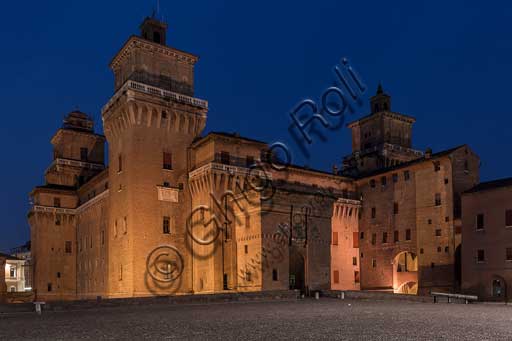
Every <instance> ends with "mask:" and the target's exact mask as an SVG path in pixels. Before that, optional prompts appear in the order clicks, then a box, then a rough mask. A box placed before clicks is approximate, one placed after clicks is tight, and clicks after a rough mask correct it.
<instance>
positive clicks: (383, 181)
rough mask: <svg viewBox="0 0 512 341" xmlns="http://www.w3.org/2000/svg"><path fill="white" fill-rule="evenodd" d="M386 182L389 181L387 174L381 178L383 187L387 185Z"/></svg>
mask: <svg viewBox="0 0 512 341" xmlns="http://www.w3.org/2000/svg"><path fill="white" fill-rule="evenodd" d="M386 183H387V179H386V177H385V176H383V177H382V178H380V184H381V185H382V187H384V186H386Z"/></svg>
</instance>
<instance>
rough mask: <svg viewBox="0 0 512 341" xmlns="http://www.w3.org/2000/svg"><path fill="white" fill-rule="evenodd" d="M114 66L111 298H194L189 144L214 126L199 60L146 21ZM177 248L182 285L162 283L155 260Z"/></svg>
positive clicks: (109, 115) (108, 131)
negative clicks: (200, 85)
mask: <svg viewBox="0 0 512 341" xmlns="http://www.w3.org/2000/svg"><path fill="white" fill-rule="evenodd" d="M140 28H141V34H140V36H132V37H130V38H129V39H128V41H127V42H126V43H125V44H124V46H123V47H122V48H121V50H120V51H119V53H118V54H117V55H116V56H115V57H114V59H113V60H112V62H111V64H110V67H111V69H112V71H113V72H114V76H115V94H114V96H113V97H112V98H111V99H110V101H109V102H108V103H107V104H106V105H105V106H104V108H103V110H102V115H103V124H104V130H105V135H106V137H107V140H108V142H109V151H108V152H109V159H110V168H109V179H110V188H111V195H110V198H109V200H110V209H111V211H110V218H109V219H110V222H109V234H110V237H109V241H110V243H109V271H108V273H109V280H108V282H109V286H110V288H109V291H110V296H124V297H129V296H144V295H155V294H170V293H174V292H188V291H190V290H191V283H190V274H189V271H190V269H191V264H190V262H191V261H192V260H191V257H190V256H189V249H188V247H187V238H188V234H187V231H186V219H187V212H190V211H191V197H190V193H189V191H188V186H185V184H186V183H187V181H188V171H189V164H190V153H189V146H190V144H191V142H192V141H193V140H194V139H195V138H196V137H197V136H198V135H200V133H201V132H202V130H203V129H204V126H205V124H206V114H207V110H208V103H207V102H206V101H203V100H200V99H197V98H194V97H193V95H194V65H195V63H196V62H197V60H198V57H196V56H195V55H193V54H190V53H187V52H183V51H180V50H177V49H174V48H172V47H170V46H167V45H166V39H167V37H166V36H167V25H166V24H165V23H162V22H160V21H159V20H157V19H155V18H146V19H145V20H144V22H143V23H142V25H141V26H140ZM162 245H170V246H173V247H175V248H176V250H177V252H179V254H180V255H181V256H182V257H183V261H184V263H185V264H183V265H179V264H177V265H176V267H180V266H181V268H180V269H170V272H174V271H175V270H176V271H177V272H179V271H181V270H183V269H184V271H183V273H181V276H179V278H178V279H177V280H175V281H171V282H159V281H155V280H154V278H153V277H152V276H150V275H149V274H148V272H147V269H146V267H147V263H146V261H147V259H148V256H149V255H150V254H151V252H152V251H153V250H154V249H156V248H157V247H159V246H162Z"/></svg>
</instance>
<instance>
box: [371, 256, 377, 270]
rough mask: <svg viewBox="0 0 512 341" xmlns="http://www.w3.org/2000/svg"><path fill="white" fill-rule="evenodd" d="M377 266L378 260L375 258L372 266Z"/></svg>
mask: <svg viewBox="0 0 512 341" xmlns="http://www.w3.org/2000/svg"><path fill="white" fill-rule="evenodd" d="M376 267H377V260H376V259H375V258H374V259H372V268H376Z"/></svg>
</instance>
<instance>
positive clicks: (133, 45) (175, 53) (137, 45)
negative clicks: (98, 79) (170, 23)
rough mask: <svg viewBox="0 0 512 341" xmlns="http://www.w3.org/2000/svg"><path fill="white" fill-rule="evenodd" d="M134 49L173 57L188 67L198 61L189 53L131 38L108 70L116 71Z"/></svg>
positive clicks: (134, 37)
mask: <svg viewBox="0 0 512 341" xmlns="http://www.w3.org/2000/svg"><path fill="white" fill-rule="evenodd" d="M134 49H144V50H147V51H149V52H152V53H157V54H161V55H165V56H170V57H174V58H176V60H178V62H182V63H186V64H190V65H194V64H195V63H196V62H197V61H198V60H199V58H198V57H197V56H195V55H193V54H191V53H187V52H184V51H180V50H177V49H174V48H172V47H169V46H164V45H160V44H156V43H153V42H151V41H148V40H144V39H142V38H140V37H137V36H132V37H130V38H129V39H128V41H127V42H126V43H125V44H124V46H123V47H122V48H121V50H120V51H119V52H118V53H117V55H116V56H115V57H114V59H112V62H111V63H110V68H111V69H112V70H116V69H117V68H119V65H120V64H121V63H122V62H123V60H124V59H126V58H127V57H128V56H130V54H132V53H133V50H134Z"/></svg>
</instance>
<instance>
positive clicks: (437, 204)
mask: <svg viewBox="0 0 512 341" xmlns="http://www.w3.org/2000/svg"><path fill="white" fill-rule="evenodd" d="M435 205H436V206H441V193H436V196H435Z"/></svg>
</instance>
